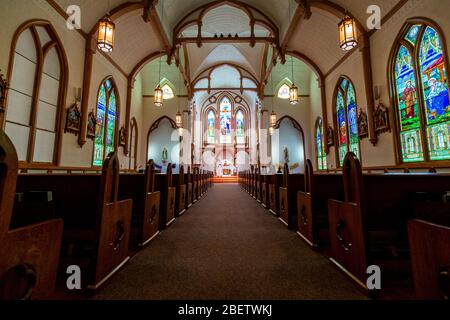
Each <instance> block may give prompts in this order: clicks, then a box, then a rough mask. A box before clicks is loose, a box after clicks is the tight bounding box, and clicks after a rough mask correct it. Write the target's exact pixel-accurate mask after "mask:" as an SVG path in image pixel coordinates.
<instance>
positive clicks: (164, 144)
mask: <svg viewBox="0 0 450 320" xmlns="http://www.w3.org/2000/svg"><path fill="white" fill-rule="evenodd" d="M177 128H178V127H177V125H176V123H175V121H174V120H173V119H172V118H169V117H167V116H163V117H161V118H159V119H158V120H156V121H155V122H153V124H152V125H151V127H150V129H149V131H148V135H147V161H148V160H153V161H154V162H155V167H156V168H157V169H158V170H161V171H163V172H165V171H166V170H167V166H168V164H172V166H174V168H173V169H174V172H178V170H179V165H180V135H179V132H178V130H177Z"/></svg>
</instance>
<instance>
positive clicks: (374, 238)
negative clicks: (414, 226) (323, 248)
mask: <svg viewBox="0 0 450 320" xmlns="http://www.w3.org/2000/svg"><path fill="white" fill-rule="evenodd" d="M449 178H450V176H449V175H445V174H432V173H426V174H411V173H406V174H404V173H400V174H366V175H363V174H362V169H361V164H360V162H359V160H358V159H357V158H356V156H355V155H354V154H353V153H348V154H347V156H346V157H345V160H344V167H343V185H344V201H336V200H329V201H328V220H329V226H330V242H331V251H330V256H331V261H332V262H333V263H335V264H336V265H337V266H338V267H339V268H341V269H342V270H344V271H345V272H346V273H347V274H348V275H350V276H351V278H352V279H353V280H355V282H356V283H358V284H359V285H360V286H361V287H362V288H363V289H365V290H367V287H366V280H367V273H366V272H367V266H369V265H377V266H379V267H380V268H381V270H383V277H384V279H385V280H384V288H383V291H384V290H385V289H388V288H389V287H390V286H391V284H393V283H394V282H396V281H403V280H404V281H405V283H406V282H408V281H410V278H411V272H410V262H411V261H410V250H409V243H408V230H407V226H408V220H410V219H414V218H417V217H424V218H426V217H427V213H428V212H429V211H430V210H433V208H434V207H436V204H435V203H431V202H430V203H423V202H422V201H420V196H419V195H420V194H422V193H425V194H436V193H441V194H443V193H445V192H447V191H448V190H450V179H449ZM418 191H420V193H418ZM416 203H417V204H419V205H416ZM448 206H449V204H448V203H447V204H445V203H440V204H439V205H438V207H440V208H445V207H446V208H447V209H446V210H448V211H447V212H450V210H449V209H450V208H448ZM393 275H395V276H393ZM381 293H382V292H381Z"/></svg>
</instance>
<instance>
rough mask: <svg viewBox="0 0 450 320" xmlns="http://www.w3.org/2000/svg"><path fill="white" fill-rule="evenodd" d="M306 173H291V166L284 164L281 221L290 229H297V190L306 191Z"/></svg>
mask: <svg viewBox="0 0 450 320" xmlns="http://www.w3.org/2000/svg"><path fill="white" fill-rule="evenodd" d="M304 188H305V184H304V175H303V174H289V166H288V165H287V164H285V165H284V173H283V180H282V186H280V188H279V211H278V212H279V215H280V221H281V222H283V223H284V224H285V225H286V226H287V227H288V228H289V229H291V230H297V227H298V220H297V192H298V191H304Z"/></svg>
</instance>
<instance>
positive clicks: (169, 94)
mask: <svg viewBox="0 0 450 320" xmlns="http://www.w3.org/2000/svg"><path fill="white" fill-rule="evenodd" d="M161 89H162V91H163V98H164V100H170V99H173V98H175V94H174V93H173V89H172V88H171V87H170V86H169V85H168V84H167V83H166V84H165V85H163V86H162V88H161Z"/></svg>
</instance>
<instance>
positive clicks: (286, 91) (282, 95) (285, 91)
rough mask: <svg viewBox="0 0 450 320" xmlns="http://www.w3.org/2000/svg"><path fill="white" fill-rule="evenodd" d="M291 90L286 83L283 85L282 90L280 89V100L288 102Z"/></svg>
mask: <svg viewBox="0 0 450 320" xmlns="http://www.w3.org/2000/svg"><path fill="white" fill-rule="evenodd" d="M290 90H291V87H289V86H288V85H287V84H286V83H285V84H283V85H282V86H281V87H280V89H278V95H277V96H278V98H279V99H283V100H287V99H289V97H290Z"/></svg>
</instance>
